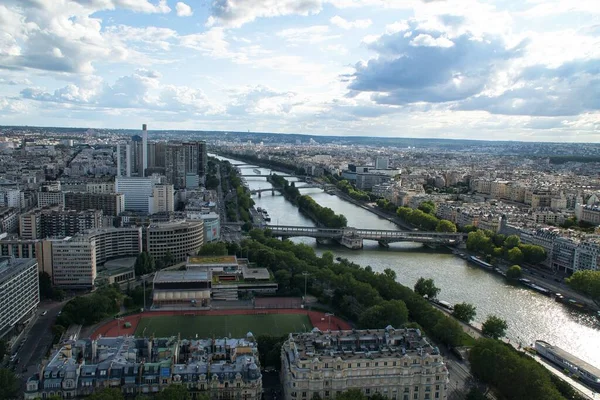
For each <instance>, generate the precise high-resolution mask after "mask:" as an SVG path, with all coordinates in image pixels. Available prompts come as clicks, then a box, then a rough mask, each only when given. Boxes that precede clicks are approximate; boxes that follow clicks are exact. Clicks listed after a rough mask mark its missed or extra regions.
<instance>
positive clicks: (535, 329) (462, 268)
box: [219, 157, 600, 367]
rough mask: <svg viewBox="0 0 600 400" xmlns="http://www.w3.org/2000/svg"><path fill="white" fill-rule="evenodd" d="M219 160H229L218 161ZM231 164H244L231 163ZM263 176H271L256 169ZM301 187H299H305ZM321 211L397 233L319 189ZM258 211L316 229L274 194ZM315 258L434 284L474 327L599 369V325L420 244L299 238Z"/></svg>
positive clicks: (257, 185) (251, 182)
mask: <svg viewBox="0 0 600 400" xmlns="http://www.w3.org/2000/svg"><path fill="white" fill-rule="evenodd" d="M219 158H220V159H225V158H222V157H219ZM227 160H229V161H230V162H232V163H235V164H241V162H240V161H236V160H231V159H227ZM258 169H259V170H260V171H261V174H269V172H270V170H269V169H265V168H258ZM242 171H243V175H244V177H245V179H246V182H247V183H248V186H249V187H250V188H251V189H263V188H270V187H271V184H270V183H268V182H266V180H265V178H259V177H256V178H252V177H251V176H246V175H253V174H255V172H254V171H253V168H248V169H245V168H244V169H243V170H242ZM301 185H302V183H300V184H299V185H298V187H301ZM301 193H302V194H308V195H310V196H311V197H312V198H314V199H315V201H316V202H317V203H319V204H320V205H322V206H325V207H329V208H331V209H333V210H334V211H335V212H336V213H342V214H344V215H345V216H346V218H347V219H348V226H354V227H360V228H367V229H398V227H397V226H396V225H395V224H394V223H392V222H389V221H387V220H385V219H382V218H380V217H378V216H376V215H374V214H372V213H370V212H368V211H366V210H364V209H362V208H360V207H357V206H355V205H354V204H352V203H349V202H347V201H344V200H342V199H340V198H339V197H337V196H333V195H329V194H327V193H325V192H323V191H322V190H321V189H304V190H301ZM253 198H254V201H255V202H256V206H257V207H262V208H264V209H266V210H267V211H268V213H269V215H270V216H271V224H273V225H276V224H280V225H297V226H314V224H313V222H312V221H311V220H310V219H308V218H306V217H305V216H304V215H302V214H301V213H300V212H299V211H298V209H297V208H296V207H295V206H293V205H292V204H290V203H289V202H288V201H287V200H285V199H284V198H283V196H282V195H281V194H279V193H278V192H275V195H272V194H271V192H264V193H262V197H261V198H258V196H256V195H255V196H253ZM294 240H295V241H296V242H302V243H306V244H307V245H309V246H311V247H313V248H314V249H315V251H316V252H317V253H322V252H323V251H326V250H330V251H332V252H333V253H334V254H335V256H336V257H338V256H339V257H344V258H348V259H349V260H351V261H353V262H355V263H357V264H360V265H362V266H367V265H370V266H371V267H372V268H373V270H374V271H383V270H384V269H385V268H391V269H392V270H394V271H396V275H397V276H398V281H399V282H400V283H402V284H403V285H405V286H408V287H413V286H414V284H415V282H416V281H417V280H418V279H419V277H421V276H422V277H426V278H433V279H434V280H435V284H436V286H438V287H439V288H441V292H440V294H439V296H438V297H439V298H440V300H445V301H448V302H449V303H451V304H456V303H460V302H463V301H465V302H468V303H471V304H474V305H475V306H476V307H477V317H476V318H475V322H476V323H479V324H480V323H482V322H483V321H484V320H485V319H486V317H487V315H490V314H495V315H498V316H500V317H502V318H504V319H505V320H506V321H507V322H508V331H507V336H508V338H509V339H510V340H511V342H517V343H518V342H521V343H522V344H523V345H530V344H532V343H533V342H534V341H535V340H536V339H543V340H546V341H547V342H549V343H552V344H555V345H557V346H560V347H562V348H563V349H565V350H567V351H569V352H571V353H572V354H574V355H576V356H578V357H580V358H582V359H584V360H586V361H588V362H590V363H592V364H593V365H595V366H598V367H600V324H599V322H598V320H597V319H596V318H595V317H593V316H590V315H587V314H582V313H579V312H577V311H574V310H571V309H569V308H567V307H565V306H563V305H561V304H559V303H556V302H555V301H553V300H552V299H551V298H548V297H545V296H542V295H541V294H538V293H536V292H533V291H530V290H526V289H524V288H522V287H519V286H512V285H509V284H507V283H506V282H505V281H504V279H503V278H502V277H499V276H497V275H495V274H491V273H489V272H487V271H484V270H482V269H479V268H477V267H474V266H472V265H471V264H469V263H467V262H466V261H464V260H463V259H461V258H459V257H456V256H454V255H452V254H448V253H443V252H437V251H432V250H429V249H428V248H427V247H424V246H422V245H420V244H416V243H396V244H392V245H390V248H389V249H384V248H380V247H379V245H378V244H377V243H376V242H372V241H365V242H364V248H363V249H362V250H350V249H346V248H344V247H341V246H325V245H317V244H316V241H315V240H314V239H312V238H296V239H294Z"/></svg>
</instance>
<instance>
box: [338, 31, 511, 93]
mask: <svg viewBox="0 0 600 400" xmlns="http://www.w3.org/2000/svg"><path fill="white" fill-rule="evenodd" d="M410 29H411V30H412V32H413V35H410V36H409V35H406V34H405V33H403V32H402V31H399V32H397V33H394V34H386V35H383V36H382V37H380V38H379V39H378V40H376V41H375V42H372V43H371V44H370V45H369V48H370V49H372V50H374V51H376V52H377V53H378V56H377V57H376V58H373V59H371V60H369V61H368V62H366V63H362V62H361V63H358V64H356V66H355V73H354V74H353V76H352V78H353V81H352V82H351V83H350V85H349V89H350V90H351V91H357V92H369V93H372V94H373V96H372V97H373V99H374V100H375V101H376V102H378V103H381V104H410V103H417V102H432V103H438V102H448V101H456V100H461V99H466V98H468V97H470V96H473V95H475V94H478V93H480V92H481V91H482V90H483V89H484V88H485V85H486V83H487V82H488V80H489V79H490V77H491V76H492V75H493V73H494V71H495V70H496V69H497V68H499V67H501V66H502V65H503V64H504V63H505V62H506V61H508V60H511V59H513V58H516V57H518V56H520V55H521V54H522V49H521V47H514V48H508V46H507V44H506V43H505V42H504V40H503V39H502V38H501V37H497V36H488V37H485V38H484V40H479V39H478V38H475V37H473V35H471V34H469V33H464V34H462V35H460V36H457V37H454V38H452V40H451V39H449V38H448V37H447V36H446V34H445V32H443V31H435V30H427V31H426V30H423V29H421V28H419V26H418V23H417V22H416V21H411V22H410ZM351 93H352V92H351Z"/></svg>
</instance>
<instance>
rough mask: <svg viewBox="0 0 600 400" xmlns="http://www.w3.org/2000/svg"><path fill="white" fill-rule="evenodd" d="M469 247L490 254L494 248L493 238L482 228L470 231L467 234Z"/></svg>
mask: <svg viewBox="0 0 600 400" xmlns="http://www.w3.org/2000/svg"><path fill="white" fill-rule="evenodd" d="M467 249H469V250H471V251H476V252H480V253H485V254H490V253H492V251H493V250H494V244H493V243H492V240H491V239H490V238H489V237H487V236H486V234H485V232H484V231H482V230H477V231H474V232H469V235H468V236H467Z"/></svg>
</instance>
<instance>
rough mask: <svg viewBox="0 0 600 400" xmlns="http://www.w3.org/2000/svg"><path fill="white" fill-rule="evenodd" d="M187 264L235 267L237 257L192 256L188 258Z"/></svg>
mask: <svg viewBox="0 0 600 400" xmlns="http://www.w3.org/2000/svg"><path fill="white" fill-rule="evenodd" d="M187 263H188V264H196V265H215V264H223V265H232V264H233V265H237V264H238V262H237V257H236V256H194V257H189V258H188V262H187Z"/></svg>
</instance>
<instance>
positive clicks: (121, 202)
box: [65, 185, 125, 217]
mask: <svg viewBox="0 0 600 400" xmlns="http://www.w3.org/2000/svg"><path fill="white" fill-rule="evenodd" d="M113 187H114V185H113ZM65 209H67V210H77V211H83V210H90V209H95V210H102V212H103V214H104V215H110V216H114V217H116V216H118V215H120V214H121V213H122V212H123V211H125V196H124V195H123V194H122V193H77V192H67V193H65Z"/></svg>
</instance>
